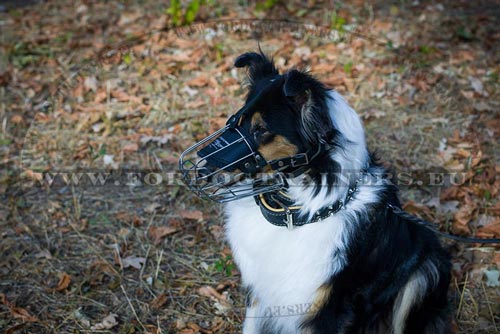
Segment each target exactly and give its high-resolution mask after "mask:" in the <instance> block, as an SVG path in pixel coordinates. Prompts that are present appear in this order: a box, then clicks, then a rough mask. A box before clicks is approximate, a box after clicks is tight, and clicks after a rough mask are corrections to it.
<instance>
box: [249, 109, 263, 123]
mask: <svg viewBox="0 0 500 334" xmlns="http://www.w3.org/2000/svg"><path fill="white" fill-rule="evenodd" d="M251 123H252V126H255V125H257V124H258V123H260V124H264V120H263V119H262V115H261V114H260V112H258V111H257V112H255V113H254V114H253V115H252V120H251Z"/></svg>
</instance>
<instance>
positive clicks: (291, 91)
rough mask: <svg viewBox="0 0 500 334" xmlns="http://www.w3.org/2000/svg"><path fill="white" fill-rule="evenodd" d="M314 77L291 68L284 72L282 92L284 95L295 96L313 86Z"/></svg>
mask: <svg viewBox="0 0 500 334" xmlns="http://www.w3.org/2000/svg"><path fill="white" fill-rule="evenodd" d="M314 83H315V80H314V78H312V77H311V76H310V75H309V74H307V73H304V72H301V71H298V70H291V71H289V72H287V73H286V74H285V83H284V84H283V93H284V94H285V96H286V97H297V96H299V95H301V94H304V93H305V92H307V91H308V90H309V91H310V90H311V88H313V86H314Z"/></svg>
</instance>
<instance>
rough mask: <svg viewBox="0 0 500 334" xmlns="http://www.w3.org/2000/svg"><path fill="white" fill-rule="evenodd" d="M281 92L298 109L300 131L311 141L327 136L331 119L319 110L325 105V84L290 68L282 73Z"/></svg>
mask: <svg viewBox="0 0 500 334" xmlns="http://www.w3.org/2000/svg"><path fill="white" fill-rule="evenodd" d="M284 77H285V82H284V83H283V94H284V95H285V96H286V97H287V98H289V99H290V100H291V101H292V102H293V104H294V105H295V106H296V108H297V109H298V110H300V114H301V120H302V131H303V134H304V136H305V137H306V138H308V139H309V140H310V141H311V142H314V141H315V140H317V139H318V136H319V137H321V138H324V139H325V138H328V137H329V135H328V132H329V131H330V130H331V121H330V119H329V118H328V116H327V113H325V112H320V111H321V110H324V109H326V107H325V93H326V88H325V86H324V85H323V84H322V83H321V82H320V81H318V80H316V79H315V78H314V77H313V76H311V75H309V74H308V73H304V72H302V71H299V70H290V71H288V72H287V73H286V74H284Z"/></svg>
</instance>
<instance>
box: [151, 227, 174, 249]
mask: <svg viewBox="0 0 500 334" xmlns="http://www.w3.org/2000/svg"><path fill="white" fill-rule="evenodd" d="M175 232H177V229H176V228H174V227H170V226H151V227H150V228H149V230H148V234H149V236H150V237H151V239H153V243H154V244H155V245H158V244H159V243H160V242H161V239H163V238H164V237H166V236H167V235H170V234H173V233H175Z"/></svg>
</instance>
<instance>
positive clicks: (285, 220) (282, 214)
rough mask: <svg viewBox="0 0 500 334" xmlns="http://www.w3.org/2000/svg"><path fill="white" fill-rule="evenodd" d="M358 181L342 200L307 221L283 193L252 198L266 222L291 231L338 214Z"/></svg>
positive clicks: (348, 199) (355, 188)
mask: <svg viewBox="0 0 500 334" xmlns="http://www.w3.org/2000/svg"><path fill="white" fill-rule="evenodd" d="M358 181H359V179H358V180H357V181H356V182H355V184H354V186H351V187H349V189H348V190H347V196H346V198H345V199H344V200H338V201H336V202H335V203H333V204H331V205H329V206H326V207H324V208H322V209H320V210H318V211H317V212H316V213H315V214H314V215H313V217H312V218H311V219H309V220H308V219H306V218H304V217H302V216H301V215H300V214H301V209H302V207H301V206H297V205H295V203H294V201H293V200H292V199H291V198H290V197H289V196H288V195H287V194H286V193H284V192H281V191H279V192H271V193H265V194H260V195H257V196H254V199H255V202H256V203H257V205H258V206H259V207H260V211H261V212H262V215H263V216H264V218H266V220H267V221H268V222H270V223H271V224H273V225H276V226H283V227H285V226H286V227H287V228H288V229H289V230H291V229H293V227H296V226H303V225H307V224H312V223H316V222H318V221H321V220H323V219H326V218H328V217H330V216H332V215H334V214H336V213H337V212H339V211H340V210H341V209H342V208H344V207H345V206H346V204H347V203H348V202H349V201H351V199H352V198H353V196H354V194H355V193H356V191H357V189H358V188H357V187H358Z"/></svg>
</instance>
